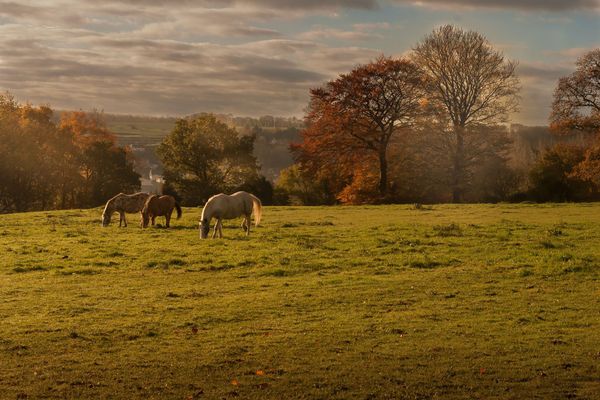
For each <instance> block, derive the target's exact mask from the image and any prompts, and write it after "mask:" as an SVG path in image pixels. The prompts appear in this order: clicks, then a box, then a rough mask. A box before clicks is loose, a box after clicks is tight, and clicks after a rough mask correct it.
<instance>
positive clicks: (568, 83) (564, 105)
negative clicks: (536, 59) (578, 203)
mask: <svg viewBox="0 0 600 400" xmlns="http://www.w3.org/2000/svg"><path fill="white" fill-rule="evenodd" d="M576 66H577V67H576V69H575V72H573V73H572V74H571V75H569V76H566V77H563V78H560V79H559V81H558V85H557V87H556V89H555V91H554V101H553V103H552V112H551V114H550V126H551V128H552V130H553V131H554V132H556V133H558V134H569V133H572V132H583V133H585V134H589V135H588V136H589V141H588V143H587V148H586V149H585V153H584V155H583V157H582V160H581V162H580V163H579V164H578V165H577V166H575V167H574V168H573V171H572V173H571V175H570V178H573V179H575V178H577V179H580V180H582V181H584V182H586V183H588V184H591V185H593V187H594V188H595V190H600V49H594V50H592V51H589V52H588V53H586V54H584V55H583V56H581V57H580V58H579V59H578V60H577V62H576Z"/></svg>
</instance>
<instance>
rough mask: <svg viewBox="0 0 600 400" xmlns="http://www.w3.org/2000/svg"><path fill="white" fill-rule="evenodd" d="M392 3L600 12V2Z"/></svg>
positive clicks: (429, 0)
mask: <svg viewBox="0 0 600 400" xmlns="http://www.w3.org/2000/svg"><path fill="white" fill-rule="evenodd" d="M392 2H393V3H396V4H408V5H416V6H422V7H431V8H444V9H448V8H456V7H464V8H472V9H479V8H488V9H490V8H491V9H511V10H525V11H553V12H563V11H588V10H596V11H598V10H600V0H419V1H415V0H392Z"/></svg>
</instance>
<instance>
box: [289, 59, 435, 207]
mask: <svg viewBox="0 0 600 400" xmlns="http://www.w3.org/2000/svg"><path fill="white" fill-rule="evenodd" d="M423 87H424V77H423V74H422V73H421V71H420V70H419V68H418V67H417V66H416V65H415V64H413V63H412V62H410V61H408V60H405V59H392V58H385V57H380V58H379V59H377V60H376V61H374V62H372V63H370V64H366V65H362V66H359V67H357V68H355V69H354V70H352V71H351V72H350V73H348V74H343V75H340V77H339V78H337V79H335V80H332V81H330V82H328V83H327V84H326V85H325V86H323V87H320V88H316V89H312V90H311V92H310V94H311V99H310V103H309V111H308V114H307V116H306V121H307V128H306V129H305V130H304V131H303V132H302V133H301V136H302V143H300V144H298V145H296V146H295V147H294V151H295V153H296V155H297V159H298V160H299V161H300V162H301V164H302V165H303V167H305V168H306V167H309V168H313V169H314V168H316V169H321V170H327V169H329V170H331V169H332V168H333V169H334V170H338V171H340V172H341V174H340V175H342V176H343V177H344V178H345V179H346V180H350V181H352V179H353V177H354V171H356V170H357V166H360V165H363V166H366V165H376V166H377V167H376V168H377V170H376V173H377V175H378V176H377V190H378V193H379V196H381V197H385V195H386V194H387V191H388V184H389V182H388V156H389V155H388V149H389V144H390V141H391V140H392V138H393V137H394V135H397V134H398V133H399V132H400V131H401V130H402V129H406V128H410V127H411V126H412V125H413V124H414V122H415V120H416V118H417V116H418V115H419V112H420V109H421V101H422V99H423ZM343 169H346V170H345V171H342V170H343ZM365 172H366V171H365ZM366 175H368V173H362V174H361V177H364V176H366Z"/></svg>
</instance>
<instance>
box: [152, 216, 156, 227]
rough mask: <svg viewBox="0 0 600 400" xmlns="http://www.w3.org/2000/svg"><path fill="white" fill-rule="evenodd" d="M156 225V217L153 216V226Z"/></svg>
mask: <svg viewBox="0 0 600 400" xmlns="http://www.w3.org/2000/svg"><path fill="white" fill-rule="evenodd" d="M155 224H156V215H153V216H152V226H154V225H155Z"/></svg>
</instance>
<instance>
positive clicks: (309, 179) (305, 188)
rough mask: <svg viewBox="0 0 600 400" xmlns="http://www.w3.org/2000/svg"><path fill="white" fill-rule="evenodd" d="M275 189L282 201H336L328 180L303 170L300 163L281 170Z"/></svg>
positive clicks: (308, 203)
mask: <svg viewBox="0 0 600 400" xmlns="http://www.w3.org/2000/svg"><path fill="white" fill-rule="evenodd" d="M275 189H276V190H278V191H279V196H280V199H281V200H280V203H286V204H298V205H318V204H334V203H335V194H334V193H332V192H331V190H329V187H328V182H327V180H325V179H318V178H316V177H315V176H313V175H311V174H309V173H307V172H306V171H303V170H302V168H300V166H299V165H298V164H294V165H292V166H290V167H288V168H286V169H284V170H283V171H281V173H280V174H279V178H278V179H277V183H276V186H275ZM282 197H283V199H282Z"/></svg>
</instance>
